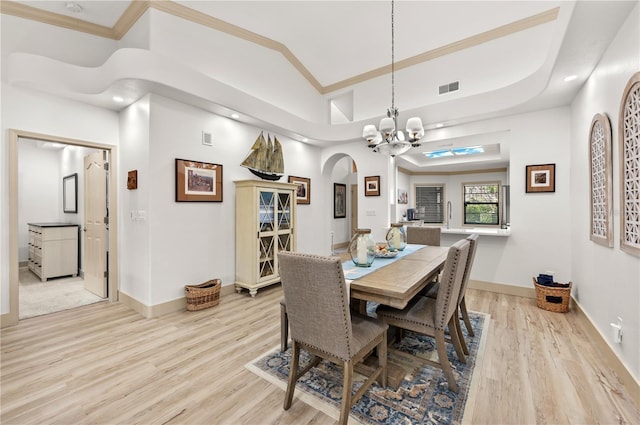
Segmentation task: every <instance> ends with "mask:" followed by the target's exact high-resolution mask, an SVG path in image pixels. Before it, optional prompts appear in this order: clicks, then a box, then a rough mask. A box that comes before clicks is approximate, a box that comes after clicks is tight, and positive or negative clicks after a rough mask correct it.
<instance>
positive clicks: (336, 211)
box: [333, 183, 347, 218]
mask: <svg viewBox="0 0 640 425" xmlns="http://www.w3.org/2000/svg"><path fill="white" fill-rule="evenodd" d="M346 216H347V185H346V184H342V183H334V184H333V218H345V217H346Z"/></svg>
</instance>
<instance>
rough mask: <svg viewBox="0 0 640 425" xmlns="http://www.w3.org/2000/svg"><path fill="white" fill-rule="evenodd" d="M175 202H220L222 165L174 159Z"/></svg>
mask: <svg viewBox="0 0 640 425" xmlns="http://www.w3.org/2000/svg"><path fill="white" fill-rule="evenodd" d="M176 202H222V165H221V164H209V163H207V162H199V161H189V160H186V159H178V158H176Z"/></svg>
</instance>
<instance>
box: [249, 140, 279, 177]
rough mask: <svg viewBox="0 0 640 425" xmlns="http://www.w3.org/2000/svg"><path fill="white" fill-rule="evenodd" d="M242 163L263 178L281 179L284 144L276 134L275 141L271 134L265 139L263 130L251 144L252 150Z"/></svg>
mask: <svg viewBox="0 0 640 425" xmlns="http://www.w3.org/2000/svg"><path fill="white" fill-rule="evenodd" d="M240 165H241V166H243V167H245V168H248V169H249V171H251V172H252V173H253V174H255V175H256V176H258V177H260V178H261V179H265V180H279V179H280V177H282V176H283V175H284V158H283V157H282V145H281V144H280V142H279V141H278V139H277V138H276V137H275V136H273V142H272V141H271V136H269V135H268V136H267V140H265V138H264V135H263V133H262V132H261V133H260V135H259V136H258V138H257V139H256V141H255V142H254V143H253V146H251V152H249V155H247V157H246V158H245V159H244V161H242V164H240Z"/></svg>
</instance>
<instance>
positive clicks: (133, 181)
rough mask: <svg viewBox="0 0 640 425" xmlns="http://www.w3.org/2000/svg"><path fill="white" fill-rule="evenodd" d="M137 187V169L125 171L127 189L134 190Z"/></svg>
mask: <svg viewBox="0 0 640 425" xmlns="http://www.w3.org/2000/svg"><path fill="white" fill-rule="evenodd" d="M137 188H138V170H131V171H129V172H128V173H127V189H129V190H134V189H137Z"/></svg>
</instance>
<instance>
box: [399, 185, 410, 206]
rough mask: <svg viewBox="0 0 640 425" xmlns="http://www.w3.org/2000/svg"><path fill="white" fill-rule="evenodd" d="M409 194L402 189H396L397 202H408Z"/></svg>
mask: <svg viewBox="0 0 640 425" xmlns="http://www.w3.org/2000/svg"><path fill="white" fill-rule="evenodd" d="M408 203H409V194H408V193H407V191H406V190H404V189H398V204H408Z"/></svg>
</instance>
